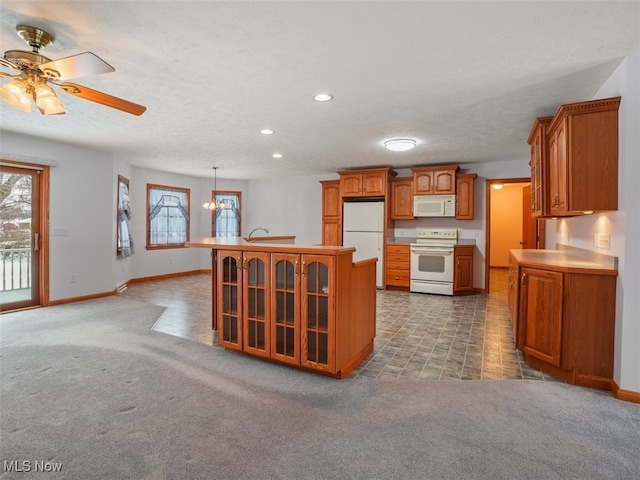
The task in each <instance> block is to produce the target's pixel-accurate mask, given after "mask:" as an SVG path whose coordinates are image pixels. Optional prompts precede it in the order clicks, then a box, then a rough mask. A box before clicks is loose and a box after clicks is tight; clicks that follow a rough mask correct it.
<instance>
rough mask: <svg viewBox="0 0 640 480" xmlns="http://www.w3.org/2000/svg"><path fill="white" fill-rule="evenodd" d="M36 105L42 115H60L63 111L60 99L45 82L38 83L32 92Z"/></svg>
mask: <svg viewBox="0 0 640 480" xmlns="http://www.w3.org/2000/svg"><path fill="white" fill-rule="evenodd" d="M33 96H34V98H35V101H36V105H38V108H39V109H40V113H42V114H43V115H62V114H63V113H65V110H64V108H63V107H62V103H61V102H60V99H59V98H58V97H57V96H56V93H55V92H54V91H53V89H52V88H51V87H50V86H49V85H47V84H46V83H39V84H38V85H37V86H36V90H35V92H34V94H33Z"/></svg>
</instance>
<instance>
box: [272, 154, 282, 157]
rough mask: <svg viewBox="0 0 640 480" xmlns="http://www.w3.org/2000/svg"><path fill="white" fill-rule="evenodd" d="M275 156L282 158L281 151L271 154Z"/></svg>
mask: <svg viewBox="0 0 640 480" xmlns="http://www.w3.org/2000/svg"><path fill="white" fill-rule="evenodd" d="M271 156H272V157H273V158H282V154H281V153H274V154H273V155H271Z"/></svg>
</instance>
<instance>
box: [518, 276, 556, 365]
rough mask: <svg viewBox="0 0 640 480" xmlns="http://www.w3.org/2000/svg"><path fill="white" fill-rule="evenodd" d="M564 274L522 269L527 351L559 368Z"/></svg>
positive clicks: (521, 309) (522, 310) (522, 307)
mask: <svg viewBox="0 0 640 480" xmlns="http://www.w3.org/2000/svg"><path fill="white" fill-rule="evenodd" d="M562 277H563V274H562V273H560V272H553V271H548V270H538V269H534V268H523V269H522V285H523V290H522V293H523V295H522V298H521V301H520V315H521V318H522V321H523V325H524V326H525V329H524V353H525V354H527V355H530V356H531V357H535V358H537V359H539V360H542V361H544V362H545V363H548V364H550V365H554V366H556V367H559V366H560V352H561V348H562V290H563V289H562Z"/></svg>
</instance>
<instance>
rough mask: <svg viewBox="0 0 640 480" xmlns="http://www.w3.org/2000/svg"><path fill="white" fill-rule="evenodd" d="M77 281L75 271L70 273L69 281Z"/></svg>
mask: <svg viewBox="0 0 640 480" xmlns="http://www.w3.org/2000/svg"><path fill="white" fill-rule="evenodd" d="M77 281H78V277H77V276H76V274H75V273H72V274H71V277H70V278H69V283H76V282H77Z"/></svg>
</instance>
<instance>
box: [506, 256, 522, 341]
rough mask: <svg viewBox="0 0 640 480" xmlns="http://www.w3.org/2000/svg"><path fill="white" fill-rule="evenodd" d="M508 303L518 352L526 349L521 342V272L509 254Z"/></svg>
mask: <svg viewBox="0 0 640 480" xmlns="http://www.w3.org/2000/svg"><path fill="white" fill-rule="evenodd" d="M507 288H508V291H507V303H508V306H509V315H510V317H511V328H512V330H513V343H514V345H515V347H516V348H517V349H518V350H522V349H523V348H524V345H523V343H524V342H523V340H521V337H522V338H524V337H523V335H521V332H520V330H519V325H518V308H519V307H518V293H519V289H520V272H519V270H518V262H517V260H516V259H515V258H514V257H513V254H509V275H508V277H507Z"/></svg>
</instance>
